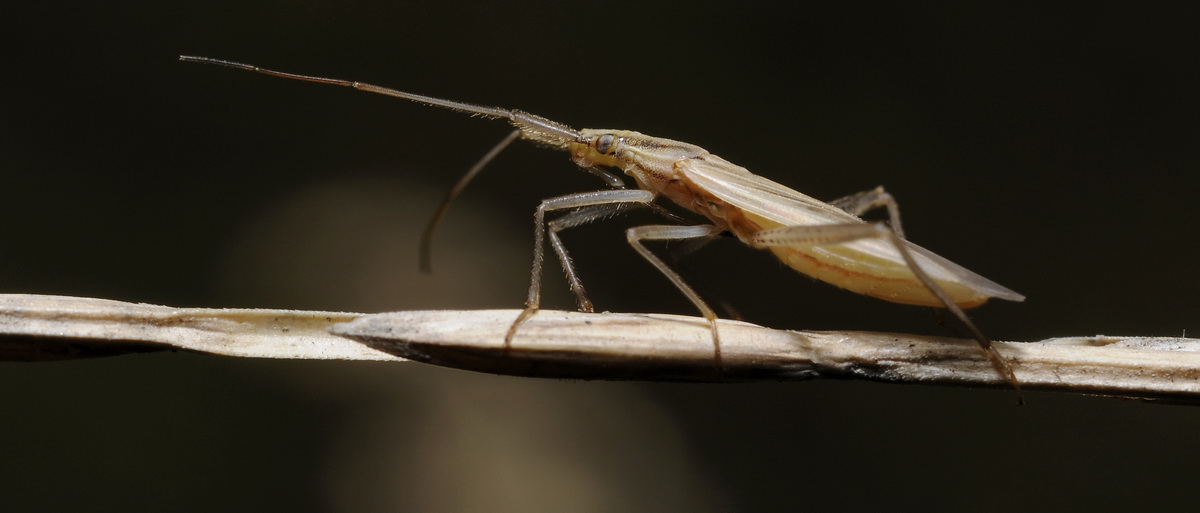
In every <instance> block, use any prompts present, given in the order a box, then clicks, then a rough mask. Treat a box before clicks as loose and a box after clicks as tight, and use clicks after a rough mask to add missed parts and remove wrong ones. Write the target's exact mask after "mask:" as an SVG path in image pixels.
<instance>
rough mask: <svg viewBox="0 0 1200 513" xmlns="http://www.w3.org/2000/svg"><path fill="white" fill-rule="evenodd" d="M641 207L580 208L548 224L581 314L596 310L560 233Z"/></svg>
mask: <svg viewBox="0 0 1200 513" xmlns="http://www.w3.org/2000/svg"><path fill="white" fill-rule="evenodd" d="M641 206H645V205H643V204H641V203H607V204H603V205H592V206H590V207H583V208H580V209H579V210H576V211H574V212H570V213H568V214H566V215H563V216H561V217H558V218H556V219H551V220H550V221H548V222H547V223H546V227H547V228H549V230H550V231H549V232H548V233H549V235H550V247H552V248H554V253H555V254H557V255H558V261H559V262H561V263H562V267H563V272H565V273H566V274H567V281H568V282H569V283H570V286H571V291H572V292H574V293H575V300H576V302H578V303H579V311H580V312H588V313H591V312H593V311H595V310H594V309H593V308H592V302H591V301H590V300H588V298H587V292H585V291H584V289H583V282H582V281H580V279H579V274H578V273H576V272H575V267H574V265H573V264H572V261H571V257H570V255H568V254H567V248H566V246H564V245H563V243H562V239H560V238H559V236H558V232H561V231H563V230H566V229H567V228H574V227H576V226H580V225H584V224H587V223H591V222H593V221H598V220H601V219H604V218H606V217H611V216H614V215H616V214H619V213H621V212H623V211H625V210H628V209H630V208H633V207H641Z"/></svg>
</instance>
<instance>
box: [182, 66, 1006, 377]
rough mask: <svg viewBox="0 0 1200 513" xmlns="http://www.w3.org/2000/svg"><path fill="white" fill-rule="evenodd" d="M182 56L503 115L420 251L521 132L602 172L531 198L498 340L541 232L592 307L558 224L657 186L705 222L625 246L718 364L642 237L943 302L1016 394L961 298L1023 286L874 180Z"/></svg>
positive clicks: (899, 299)
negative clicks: (741, 161) (753, 168)
mask: <svg viewBox="0 0 1200 513" xmlns="http://www.w3.org/2000/svg"><path fill="white" fill-rule="evenodd" d="M180 59H181V60H183V61H188V62H201V63H208V64H217V65H222V66H227V67H233V68H238V69H243V70H247V71H254V72H258V73H265V74H268V75H274V76H279V77H284V78H292V79H299V80H305V81H310V82H318V83H325V84H332V85H341V86H347V87H353V88H355V89H360V90H364V91H369V92H374V93H380V94H385V95H389V96H396V97H399V98H404V99H407V100H412V101H416V102H419V103H424V104H427V105H432V106H437V107H442V108H447V109H451V110H457V111H460V112H466V113H469V114H474V115H482V116H486V117H491V118H506V119H508V120H509V122H511V123H512V124H513V125H514V126H515V127H516V131H515V132H513V134H511V135H510V136H509V137H508V138H506V139H505V140H504V141H503V142H501V143H500V144H499V145H497V146H496V147H495V148H493V150H492V151H491V152H489V153H488V155H487V156H485V157H484V158H483V159H482V160H481V161H480V162H479V163H478V164H476V165H475V166H474V167H473V168H472V169H471V170H470V171H469V172H468V173H467V175H466V176H464V177H463V179H462V180H460V182H459V183H458V185H456V186H455V188H454V189H453V190H452V191H451V193H450V195H449V196H448V197H447V199H446V201H445V202H444V203H443V205H442V208H441V209H440V210H439V211H438V213H437V215H436V216H435V217H434V221H433V223H431V225H430V229H429V230H427V232H426V237H425V239H424V240H423V243H422V246H423V249H422V255H423V261H427V257H426V255H427V250H428V241H429V235H430V234H431V233H432V228H433V226H434V225H435V224H436V222H437V220H438V219H440V218H441V216H442V214H444V212H445V210H446V207H447V206H448V205H449V201H450V200H451V199H453V197H454V196H455V195H456V194H457V193H458V192H459V191H461V190H462V188H463V187H464V186H465V185H466V183H467V182H469V181H470V180H471V178H473V177H474V176H475V174H476V173H478V172H479V170H480V169H482V167H483V166H484V165H485V164H486V163H487V162H488V161H489V160H490V159H491V158H492V157H494V156H495V155H496V154H497V153H498V152H499V151H500V150H501V149H503V148H504V147H505V146H507V144H508V143H510V142H511V141H512V140H514V139H515V138H517V137H518V136H519V137H521V138H524V139H530V140H532V141H534V142H537V143H540V144H542V145H545V146H550V147H554V148H558V149H562V150H566V151H567V152H569V153H570V155H571V159H572V160H573V161H574V162H575V164H576V165H578V166H579V167H580V168H582V169H584V170H586V171H588V172H590V173H593V174H595V175H597V176H599V177H600V178H602V179H604V180H605V182H606V183H608V185H609V186H610V187H611V189H609V190H601V191H595V192H586V193H579V194H570V195H566V196H560V197H557V198H551V199H548V200H544V201H543V202H542V203H541V204H540V205H539V206H538V208H537V210H536V212H535V215H534V217H535V225H536V228H535V232H534V234H535V251H534V262H533V273H532V279H531V284H530V289H529V295H528V297H527V300H526V304H525V310H524V311H522V313H521V314H520V315H519V316H518V317H517V319H516V320H515V321H514V322H513V324H512V326H511V327H510V329H509V330H508V334H507V335H506V337H505V347H509V346H510V345H511V342H512V339H513V337H514V336H515V334H516V332H517V330H518V328H519V327H520V325H521V324H522V323H523V322H524V321H525V320H527V319H528V318H529V317H531V316H532V315H533V314H535V313H536V312H537V310H538V307H539V304H540V294H541V274H542V263H543V253H544V251H543V247H544V244H545V238H546V236H548V237H549V239H550V245H551V247H552V248H553V249H554V251H555V253H556V254H557V255H558V257H559V260H560V262H561V263H562V265H563V269H564V270H565V271H566V274H567V278H568V282H569V283H570V286H571V289H572V291H573V292H574V293H575V295H576V298H577V300H578V302H579V308H580V310H582V311H588V312H590V311H592V305H591V302H590V301H589V300H588V299H587V295H586V293H585V292H584V289H583V285H582V283H581V282H580V280H579V278H578V275H577V273H576V272H575V270H574V268H573V266H572V264H571V261H570V258H569V257H568V255H567V252H566V249H565V247H564V246H563V245H562V242H561V240H560V239H559V237H558V232H560V231H562V230H565V229H567V228H571V227H574V226H579V225H581V224H586V223H588V222H591V221H594V220H597V219H600V218H603V217H606V216H608V215H611V214H613V213H615V212H618V211H621V210H624V209H627V208H631V207H634V206H650V207H652V208H658V209H660V211H661V209H662V207H661V206H658V205H657V204H655V203H654V201H655V200H656V199H657V198H658V197H659V196H663V197H666V198H667V199H670V200H671V201H672V202H674V203H675V204H677V205H679V206H680V207H683V208H685V209H687V210H690V211H692V212H695V213H697V214H699V215H701V216H704V217H705V218H707V219H708V220H709V224H704V225H649V226H638V227H634V228H630V229H628V230H627V232H626V236H627V239H628V241H629V243H630V244H631V245H632V246H633V248H634V249H635V250H637V251H638V253H640V254H641V255H642V256H643V257H645V258H646V260H647V261H649V262H650V263H651V264H653V265H654V266H655V267H656V268H658V270H659V271H660V272H662V273H663V275H665V276H666V277H667V278H668V279H670V280H671V282H672V283H674V284H675V286H676V287H677V288H678V289H679V290H680V291H681V292H683V294H684V295H686V296H687V298H688V299H689V300H690V301H691V302H692V303H693V304H694V305H695V306H696V308H698V309H699V310H700V311H701V313H703V315H704V317H705V318H706V319H708V321H709V324H710V326H711V328H712V333H713V343H714V358H715V360H716V362H717V365H718V368H719V367H720V366H721V363H720V362H721V354H720V337H719V334H718V331H717V323H716V319H717V315H716V313H715V312H713V310H712V309H711V308H710V307H709V306H708V305H707V304H706V303H705V302H704V300H703V299H702V298H701V297H700V296H699V295H698V294H696V292H695V290H693V289H692V288H691V287H690V286H689V285H688V284H687V283H686V282H684V280H683V278H682V277H681V276H680V275H679V274H678V273H676V272H675V271H674V270H673V269H671V268H670V267H669V266H668V265H667V264H666V263H665V262H663V261H662V260H661V259H660V258H659V257H658V256H656V255H655V254H653V253H652V252H650V251H649V250H648V249H647V248H646V247H645V245H644V244H643V243H642V242H643V241H645V240H680V239H705V238H712V237H715V236H717V235H720V234H721V233H724V232H726V231H728V232H731V233H732V234H733V235H735V236H736V237H737V238H738V239H739V240H741V241H742V242H744V243H746V244H748V245H750V246H752V247H756V248H763V249H767V250H770V251H771V252H773V253H774V254H775V255H776V256H777V257H779V259H780V260H782V261H783V262H784V263H785V264H786V265H788V266H789V267H791V268H793V269H795V270H797V271H799V272H801V273H804V274H807V275H809V276H812V277H814V278H816V279H819V280H821V281H824V282H827V283H830V284H833V285H836V286H838V287H842V288H844V289H847V290H850V291H853V292H856V293H859V294H864V295H867V296H871V297H876V298H879V299H883V300H887V301H891V302H895V303H904V304H913V305H925V306H933V307H939V308H945V309H947V310H949V311H950V312H951V313H952V314H953V315H954V316H955V317H956V318H958V319H959V320H960V321H961V322H962V323H963V324H964V325H965V326H966V327H967V328H968V329H969V331H970V332H971V334H972V335H973V337H974V338H975V339H976V340H977V341H978V342H979V344H980V346H981V347H982V348H983V349H984V350H985V352H986V353H987V355H988V358H989V360H990V361H991V362H992V365H993V366H995V368H996V369H997V370H998V371H999V372H1000V373H1001V375H1002V376H1003V377H1004V378H1005V379H1006V380H1008V381H1009V382H1010V383H1011V384H1012V385H1013V386H1014V387H1017V390H1018V397H1019V393H1020V389H1019V385H1018V382H1017V379H1016V376H1015V374H1014V373H1013V371H1012V368H1011V366H1010V365H1009V364H1008V362H1007V360H1005V359H1004V358H1003V357H1001V356H1000V354H999V353H998V352H997V351H996V349H995V348H994V347H993V346H992V343H991V341H990V340H989V339H988V338H987V337H986V336H984V335H983V333H982V332H981V331H980V330H979V329H978V328H977V327H976V326H975V324H974V323H972V322H971V320H970V319H969V318H967V316H966V314H965V313H964V312H963V309H964V308H971V307H974V306H979V305H981V304H983V303H984V302H986V301H987V300H988V299H990V298H998V299H1006V300H1010V301H1022V300H1024V297H1023V296H1021V295H1020V294H1017V293H1016V292H1013V291H1011V290H1009V289H1007V288H1005V287H1003V286H1000V285H998V284H996V283H994V282H992V281H990V280H988V279H986V278H984V277H982V276H980V275H978V274H975V273H973V272H971V271H969V270H967V269H965V268H963V267H961V266H959V265H957V264H954V263H953V262H950V261H949V260H946V259H945V258H942V257H940V256H937V255H936V254H934V253H932V252H930V251H928V250H926V249H924V248H921V247H919V246H917V245H915V244H913V243H911V242H908V241H907V240H905V239H904V235H903V230H902V228H901V225H900V214H899V208H898V207H897V204H896V202H895V200H894V199H893V198H892V196H891V195H890V194H888V193H887V192H886V191H884V190H883V189H882V188H877V189H874V190H871V191H866V192H863V193H859V194H854V195H851V196H847V197H845V198H841V199H838V200H834V201H833V202H830V203H825V202H822V201H819V200H816V199H814V198H811V197H809V196H806V195H804V194H801V193H800V192H797V191H794V190H792V189H789V188H787V187H785V186H783V185H780V184H778V183H775V182H772V181H770V180H767V179H765V178H762V177H760V176H758V175H755V174H753V173H751V172H749V171H748V170H746V169H745V168H742V167H739V166H737V165H734V164H732V163H730V162H728V161H726V160H725V159H722V158H721V157H718V156H716V155H713V154H711V153H709V152H708V151H707V150H705V149H703V148H701V147H699V146H696V145H693V144H688V143H683V142H678V141H672V140H669V139H662V138H658V137H651V136H647V135H643V134H640V133H637V132H631V131H627V130H598V129H584V130H575V129H572V128H570V127H568V126H566V125H563V124H560V123H557V122H554V121H550V120H548V119H545V118H542V117H540V116H536V115H533V114H529V113H527V112H523V111H519V110H510V109H502V108H495V107H483V106H477V105H471V104H466V103H460V102H454V101H450V100H443V99H439V98H433V97H428V96H422V95H416V94H412V93H406V92H403V91H397V90H394V89H388V88H383V87H379V86H374V85H370V84H363V83H359V82H351V81H346V80H337V79H329V78H320V77H310V76H305V75H295V74H291V73H283V72H278V71H272V70H267V69H262V68H258V67H255V66H250V65H246V64H240V63H235V62H229V61H222V60H216V59H208V58H204V57H188V56H181V57H180ZM606 168H616V169H619V170H620V171H622V172H624V173H625V174H626V175H628V176H630V177H632V178H633V179H634V181H636V182H637V186H638V188H637V189H627V188H625V184H624V182H623V181H622V180H621V179H620V178H618V177H617V176H616V175H614V174H612V173H611V172H610V171H608V169H606ZM880 207H883V208H886V209H887V212H888V216H889V221H890V224H883V223H871V222H866V221H864V220H863V219H861V218H860V217H859V215H861V214H863V213H864V212H866V211H868V210H871V209H874V208H880ZM559 211H568V212H567V213H566V214H564V215H562V216H560V217H558V218H555V219H552V220H550V221H549V222H547V221H546V214H547V213H548V212H559ZM667 215H669V216H673V214H669V213H667Z"/></svg>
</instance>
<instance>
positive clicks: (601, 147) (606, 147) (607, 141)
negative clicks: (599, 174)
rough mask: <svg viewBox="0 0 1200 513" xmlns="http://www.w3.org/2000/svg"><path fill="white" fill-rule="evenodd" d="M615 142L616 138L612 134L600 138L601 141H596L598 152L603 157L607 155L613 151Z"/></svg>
mask: <svg viewBox="0 0 1200 513" xmlns="http://www.w3.org/2000/svg"><path fill="white" fill-rule="evenodd" d="M615 140H616V138H614V137H613V136H612V134H604V135H602V136H600V138H599V139H596V151H598V152H600V154H601V155H607V154H608V152H609V151H611V150H612V145H613V141H615Z"/></svg>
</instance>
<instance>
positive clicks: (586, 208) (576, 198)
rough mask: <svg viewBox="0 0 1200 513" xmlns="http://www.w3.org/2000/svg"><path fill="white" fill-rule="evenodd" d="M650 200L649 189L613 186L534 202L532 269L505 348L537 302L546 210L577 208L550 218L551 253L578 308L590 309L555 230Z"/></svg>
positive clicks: (539, 295) (650, 193) (538, 301)
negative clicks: (523, 302)
mask: <svg viewBox="0 0 1200 513" xmlns="http://www.w3.org/2000/svg"><path fill="white" fill-rule="evenodd" d="M652 201H654V193H652V192H650V191H644V190H641V189H617V190H608V191H596V192H583V193H578V194H569V195H566V196H559V197H557V198H550V199H548V200H545V201H542V203H541V204H539V205H538V208H537V210H536V211H535V212H534V214H533V224H534V232H533V270H532V272H531V273H530V274H531V276H530V280H529V295H528V296H526V299H525V309H524V310H522V311H521V314H520V315H518V316H517V319H516V320H515V321H513V324H512V326H510V327H509V328H508V333H507V334H505V336H504V348H505V350H507V349H508V348H509V347H512V339H513V336H515V335H516V334H517V328H518V327H520V325H521V323H523V322H525V320H527V319H529V317H531V316H533V314H535V313H537V311H538V308H539V307H540V305H541V297H542V267H543V262H544V260H545V230H546V212H553V211H558V210H569V209H574V208H578V209H580V210H579V211H577V212H572V213H570V214H567V215H565V216H563V217H562V218H560V219H556V220H554V221H552V223H553V226H552V228H551V231H550V241H551V245H552V246H553V247H554V252H555V253H556V254H557V255H558V258H559V260H560V261H561V262H562V264H563V270H564V271H566V273H567V280H568V281H570V283H571V289H572V291H574V292H575V293H576V297H577V299H579V300H580V301H579V302H580V308H581V309H585V308H590V306H591V303H590V302H589V301H588V300H587V297H586V296H585V295H583V294H582V291H583V286H582V284H581V283H580V281H579V277H578V276H576V274H575V269H574V267H573V266H572V265H571V259H570V257H569V255H567V250H566V248H565V247H564V246H563V245H562V241H561V240H560V239H559V238H558V232H559V231H561V230H564V229H566V228H570V227H574V226H579V225H582V224H586V223H590V222H592V221H595V220H598V219H602V218H604V217H606V216H608V215H611V214H613V213H615V212H618V211H620V210H623V209H625V208H628V207H629V206H631V205H645V204H649V203H651V202H652Z"/></svg>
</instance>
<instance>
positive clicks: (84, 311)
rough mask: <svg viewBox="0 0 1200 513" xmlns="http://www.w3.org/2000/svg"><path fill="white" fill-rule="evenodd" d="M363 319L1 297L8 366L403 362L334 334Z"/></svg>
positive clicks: (1, 356) (0, 332)
mask: <svg viewBox="0 0 1200 513" xmlns="http://www.w3.org/2000/svg"><path fill="white" fill-rule="evenodd" d="M359 315H361V314H352V313H338V312H311V311H298V310H257V309H253V310H252V309H232V308H172V307H169V306H156V305H146V304H136V303H125V302H121V301H110V300H105V299H92V298H79V297H64V296H39V295H27V294H0V360H9V361H45V360H62V359H71V358H87V357H93V356H109V355H116V354H125V353H140V352H149V351H161V350H184V351H194V352H200V353H211V354H218V355H225V356H239V357H246V358H289V359H315V360H397V361H399V360H402V358H399V357H396V356H393V355H390V354H387V353H383V352H380V351H376V350H373V349H371V348H368V347H366V346H364V345H362V344H360V343H357V342H354V341H352V340H347V339H345V338H342V337H339V336H335V335H332V334H330V333H329V331H328V330H329V327H330V326H333V325H335V324H337V323H341V322H346V321H349V320H352V319H354V318H356V317H358V316H359Z"/></svg>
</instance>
